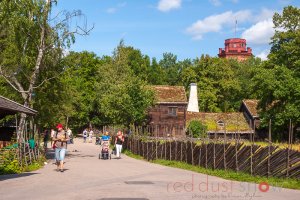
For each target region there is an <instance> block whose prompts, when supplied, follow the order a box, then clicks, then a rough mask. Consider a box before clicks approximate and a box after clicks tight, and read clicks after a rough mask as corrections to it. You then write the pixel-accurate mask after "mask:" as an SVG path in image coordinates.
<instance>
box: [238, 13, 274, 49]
mask: <svg viewBox="0 0 300 200" xmlns="http://www.w3.org/2000/svg"><path fill="white" fill-rule="evenodd" d="M274 32H275V30H274V29H273V22H272V19H271V18H270V19H267V20H263V21H259V22H257V23H256V24H254V25H253V26H251V27H250V28H249V29H247V30H245V31H244V32H243V33H242V38H245V39H246V40H247V42H248V43H251V44H256V45H263V44H269V43H270V41H271V40H270V39H271V37H272V36H273V35H274Z"/></svg>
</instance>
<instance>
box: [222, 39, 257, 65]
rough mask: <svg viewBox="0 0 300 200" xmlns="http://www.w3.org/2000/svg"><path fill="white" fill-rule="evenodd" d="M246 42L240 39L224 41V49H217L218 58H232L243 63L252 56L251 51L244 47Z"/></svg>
mask: <svg viewBox="0 0 300 200" xmlns="http://www.w3.org/2000/svg"><path fill="white" fill-rule="evenodd" d="M246 46H247V44H246V40H245V39H241V38H230V39H226V40H225V49H222V48H219V54H218V56H219V57H220V58H226V59H229V58H233V59H237V60H238V61H243V60H246V59H248V58H250V57H251V56H252V49H251V48H250V47H246Z"/></svg>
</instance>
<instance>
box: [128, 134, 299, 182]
mask: <svg viewBox="0 0 300 200" xmlns="http://www.w3.org/2000/svg"><path fill="white" fill-rule="evenodd" d="M123 146H124V148H125V149H127V150H129V151H131V152H132V153H134V154H138V155H140V156H143V157H144V158H145V159H147V160H156V159H164V160H171V161H180V162H185V163H188V164H191V165H194V166H199V167H203V168H206V169H213V170H215V169H218V170H232V171H236V172H243V173H248V174H251V175H255V176H266V177H279V178H283V177H289V178H295V179H297V180H300V160H299V158H300V152H299V151H295V150H291V149H290V148H284V149H282V148H280V147H279V146H276V145H274V144H270V145H269V146H263V145H257V144H253V143H251V144H245V143H242V142H240V141H239V140H238V139H236V140H231V141H225V140H198V141H196V142H193V141H188V140H186V141H184V140H171V139H168V140H165V141H162V140H156V139H155V138H149V139H148V140H145V138H143V139H142V138H139V137H137V138H135V137H129V138H126V139H125V143H124V145H123Z"/></svg>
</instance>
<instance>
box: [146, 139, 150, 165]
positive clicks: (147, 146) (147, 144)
mask: <svg viewBox="0 0 300 200" xmlns="http://www.w3.org/2000/svg"><path fill="white" fill-rule="evenodd" d="M148 146H149V142H148V141H147V152H146V153H147V160H149V147H148Z"/></svg>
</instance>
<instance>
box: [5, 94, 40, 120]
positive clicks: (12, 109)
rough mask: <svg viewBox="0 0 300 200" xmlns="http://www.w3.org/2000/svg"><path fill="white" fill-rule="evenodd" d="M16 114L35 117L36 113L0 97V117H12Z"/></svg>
mask: <svg viewBox="0 0 300 200" xmlns="http://www.w3.org/2000/svg"><path fill="white" fill-rule="evenodd" d="M16 113H25V114H28V115H35V114H36V113H37V111H35V110H33V109H31V108H28V107H25V106H23V105H21V104H19V103H17V102H15V101H12V100H10V99H7V98H5V97H3V96H0V117H2V116H6V115H13V114H16Z"/></svg>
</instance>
